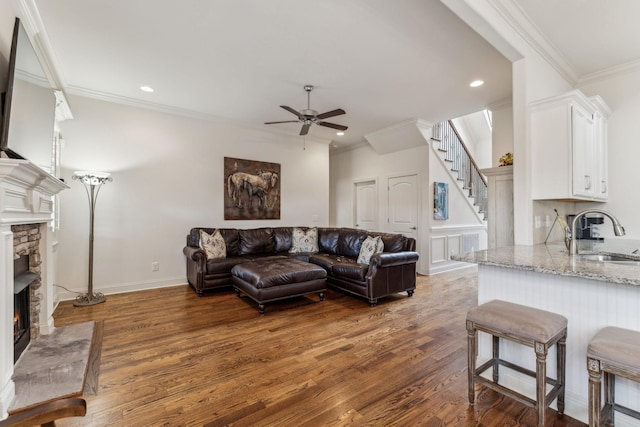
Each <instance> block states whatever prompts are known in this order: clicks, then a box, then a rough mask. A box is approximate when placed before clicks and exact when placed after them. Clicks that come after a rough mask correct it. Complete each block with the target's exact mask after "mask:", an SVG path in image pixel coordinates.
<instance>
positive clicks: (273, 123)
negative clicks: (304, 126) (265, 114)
mask: <svg viewBox="0 0 640 427" xmlns="http://www.w3.org/2000/svg"><path fill="white" fill-rule="evenodd" d="M276 123H300V120H285V121H284V122H264V124H265V125H275V124H276Z"/></svg>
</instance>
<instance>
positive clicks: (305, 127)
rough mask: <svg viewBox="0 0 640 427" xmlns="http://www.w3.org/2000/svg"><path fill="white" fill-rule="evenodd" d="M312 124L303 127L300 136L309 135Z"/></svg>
mask: <svg viewBox="0 0 640 427" xmlns="http://www.w3.org/2000/svg"><path fill="white" fill-rule="evenodd" d="M310 127H311V125H310V124H305V125H302V129H300V135H306V134H308V133H309V128H310Z"/></svg>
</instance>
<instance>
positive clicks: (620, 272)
mask: <svg viewBox="0 0 640 427" xmlns="http://www.w3.org/2000/svg"><path fill="white" fill-rule="evenodd" d="M639 248H640V241H638V240H630V239H629V240H626V239H624V238H620V239H606V241H604V242H596V241H590V240H589V241H587V240H580V241H578V253H579V254H605V255H622V256H624V257H626V258H630V259H632V260H634V261H638V262H639V264H633V263H632V264H631V265H626V264H619V263H612V262H601V261H590V260H586V259H581V258H580V257H579V256H569V252H568V251H567V248H566V246H565V245H564V244H562V243H553V244H551V243H550V244H547V245H544V244H540V245H533V246H509V247H503V248H496V249H487V250H483V251H476V252H469V253H465V254H459V255H454V256H452V257H451V259H453V260H456V261H464V262H469V263H474V264H479V265H492V266H497V267H505V268H513V269H518V270H526V271H536V272H539V273H548V274H555V275H560V276H570V277H582V278H586V279H593V280H599V281H603V282H609V283H621V284H628V285H640V251H638V252H639V253H637V254H634V253H633V251H635V250H637V249H639Z"/></svg>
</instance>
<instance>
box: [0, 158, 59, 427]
mask: <svg viewBox="0 0 640 427" xmlns="http://www.w3.org/2000/svg"><path fill="white" fill-rule="evenodd" d="M66 188H69V187H68V186H67V185H66V184H65V183H63V182H62V181H60V180H58V179H56V178H54V177H53V176H51V175H49V174H48V173H46V172H44V171H43V170H42V169H40V168H39V167H37V166H36V165H34V164H33V163H31V162H30V161H28V160H16V159H5V158H0V419H4V418H6V416H7V408H8V407H9V405H10V404H11V402H12V400H13V399H14V396H15V385H14V383H13V380H12V379H11V377H12V376H13V365H14V363H13V309H14V307H13V262H14V258H15V256H16V255H17V253H18V252H25V251H27V252H28V251H32V252H37V253H38V255H37V256H36V257H35V260H34V261H31V264H32V265H33V264H34V263H39V266H36V267H30V268H31V269H32V271H34V272H36V270H34V268H36V269H37V268H39V269H40V286H39V288H38V289H37V290H36V291H35V292H36V294H37V298H36V299H37V302H36V303H37V304H38V305H39V307H38V308H37V310H36V311H37V312H38V320H37V321H35V322H32V333H33V332H34V328H35V329H36V331H35V336H37V335H38V334H44V335H47V334H49V333H51V331H52V330H53V305H54V293H53V280H54V276H53V272H54V267H55V266H54V263H53V259H54V257H53V247H54V239H53V232H52V231H51V228H50V227H48V224H50V223H51V219H52V213H53V196H54V195H56V194H57V193H59V192H60V191H62V190H64V189H66ZM23 226H26V227H23ZM25 230H26V234H24V233H23V232H24V231H25ZM31 230H36V231H31ZM36 235H39V236H38V237H39V238H38V239H37V240H38V242H37V243H34V242H35V240H36V237H35V236H36ZM29 236H31V239H33V240H32V241H31V242H29V239H30V237H29ZM36 247H37V249H36ZM38 258H39V260H38ZM36 287H37V285H36V286H35V287H34V288H36ZM31 292H34V291H33V290H32V291H31ZM32 295H33V294H32ZM32 319H33V317H32ZM32 339H33V337H32Z"/></svg>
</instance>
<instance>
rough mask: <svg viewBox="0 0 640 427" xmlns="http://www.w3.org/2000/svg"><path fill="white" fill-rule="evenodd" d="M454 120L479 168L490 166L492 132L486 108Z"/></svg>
mask: <svg viewBox="0 0 640 427" xmlns="http://www.w3.org/2000/svg"><path fill="white" fill-rule="evenodd" d="M452 122H453V125H454V126H455V127H456V130H457V131H458V134H459V135H460V138H462V142H464V144H465V146H466V147H467V149H468V150H469V153H471V157H473V160H474V161H475V162H476V165H478V168H479V169H484V168H490V167H491V154H492V150H491V147H492V141H491V134H492V132H491V128H490V127H489V124H488V123H487V119H486V117H485V112H484V110H481V111H477V112H475V113H471V114H467V115H466V116H462V117H458V118H455V119H453V120H452Z"/></svg>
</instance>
